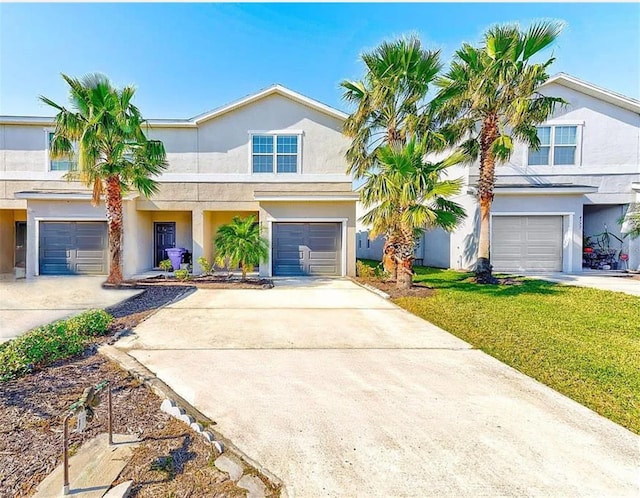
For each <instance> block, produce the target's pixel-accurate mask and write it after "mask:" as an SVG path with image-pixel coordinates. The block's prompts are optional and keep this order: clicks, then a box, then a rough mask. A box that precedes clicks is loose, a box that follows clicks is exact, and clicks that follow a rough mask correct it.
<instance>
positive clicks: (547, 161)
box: [527, 125, 578, 166]
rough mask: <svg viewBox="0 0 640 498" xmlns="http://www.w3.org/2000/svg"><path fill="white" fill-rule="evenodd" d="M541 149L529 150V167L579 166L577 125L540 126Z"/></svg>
mask: <svg viewBox="0 0 640 498" xmlns="http://www.w3.org/2000/svg"><path fill="white" fill-rule="evenodd" d="M537 129H538V139H539V140H540V148H539V149H538V150H534V149H533V148H529V157H528V162H527V163H528V164H529V166H573V165H575V164H577V162H578V157H577V155H578V154H577V150H578V127H577V126H576V125H549V126H538V128H537Z"/></svg>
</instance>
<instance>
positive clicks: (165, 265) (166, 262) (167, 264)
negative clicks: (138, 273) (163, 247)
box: [158, 259, 173, 271]
mask: <svg viewBox="0 0 640 498" xmlns="http://www.w3.org/2000/svg"><path fill="white" fill-rule="evenodd" d="M158 266H159V267H160V269H161V270H164V271H171V270H172V269H173V265H172V264H171V260H170V259H163V260H162V261H160V263H158Z"/></svg>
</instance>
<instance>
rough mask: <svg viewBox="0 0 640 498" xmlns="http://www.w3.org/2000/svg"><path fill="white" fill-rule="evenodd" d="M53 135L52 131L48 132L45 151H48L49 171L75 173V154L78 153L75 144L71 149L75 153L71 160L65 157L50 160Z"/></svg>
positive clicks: (76, 163)
mask: <svg viewBox="0 0 640 498" xmlns="http://www.w3.org/2000/svg"><path fill="white" fill-rule="evenodd" d="M53 135H54V133H53V132H52V131H48V132H47V150H48V151H49V154H48V156H47V157H48V159H49V171H75V170H77V169H78V161H77V159H76V158H77V153H78V146H77V144H76V143H74V144H73V148H74V151H75V154H74V155H75V157H74V158H73V159H72V158H67V157H62V158H58V159H52V158H51V153H50V151H51V142H52V140H53Z"/></svg>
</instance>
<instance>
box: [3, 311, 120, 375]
mask: <svg viewBox="0 0 640 498" xmlns="http://www.w3.org/2000/svg"><path fill="white" fill-rule="evenodd" d="M111 320H112V317H111V315H109V314H108V313H107V312H105V311H103V310H89V311H85V312H84V313H81V314H80V315H77V316H75V317H71V318H69V319H67V320H59V321H57V322H53V323H50V324H47V325H42V326H41V327H37V328H35V329H32V330H30V331H28V332H26V333H25V334H23V335H21V336H20V337H17V338H16V339H13V340H12V341H9V342H7V343H4V344H3V345H2V347H1V348H0V381H7V380H11V379H15V378H17V377H20V376H22V375H26V374H27V373H29V372H31V371H33V370H34V369H36V368H42V367H44V366H47V365H49V364H51V363H53V362H54V361H56V360H62V359H66V358H70V357H72V356H75V355H77V354H80V353H82V351H84V348H85V346H86V344H87V342H88V341H89V339H90V338H91V337H95V336H98V335H104V334H106V333H107V331H108V328H109V324H110V323H111Z"/></svg>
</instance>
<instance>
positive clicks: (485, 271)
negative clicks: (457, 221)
mask: <svg viewBox="0 0 640 498" xmlns="http://www.w3.org/2000/svg"><path fill="white" fill-rule="evenodd" d="M496 138H498V120H497V116H496V115H494V114H492V115H489V116H488V117H487V118H486V119H485V120H484V122H483V123H482V131H481V133H480V179H479V181H478V199H479V202H480V234H479V237H478V239H479V240H478V262H477V264H476V271H475V274H476V281H477V282H478V283H481V284H492V283H495V282H496V279H495V278H493V275H492V274H491V270H492V267H491V260H490V253H491V248H490V246H489V236H490V224H489V220H490V219H491V204H492V203H493V187H494V184H495V169H496V161H495V156H494V154H493V151H492V150H491V147H492V145H493V143H494V142H495V140H496Z"/></svg>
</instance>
